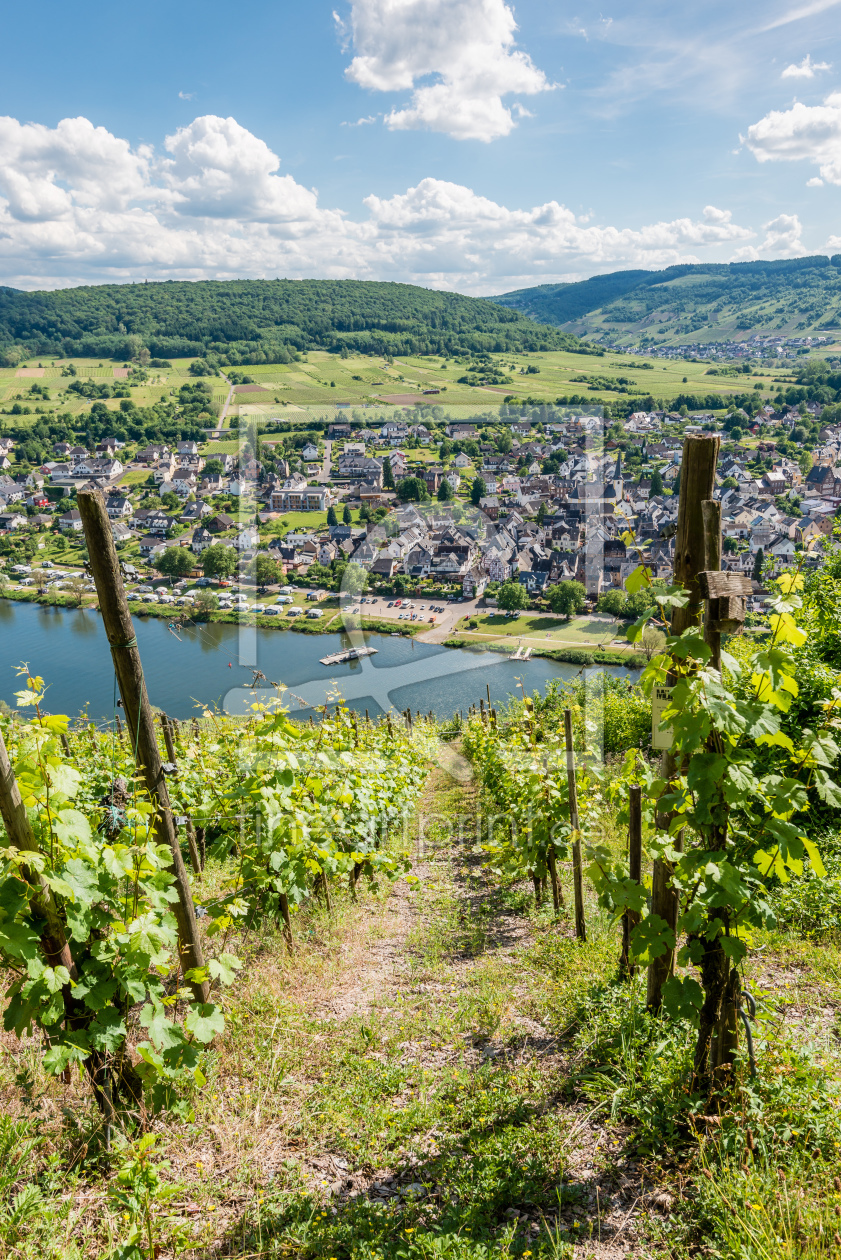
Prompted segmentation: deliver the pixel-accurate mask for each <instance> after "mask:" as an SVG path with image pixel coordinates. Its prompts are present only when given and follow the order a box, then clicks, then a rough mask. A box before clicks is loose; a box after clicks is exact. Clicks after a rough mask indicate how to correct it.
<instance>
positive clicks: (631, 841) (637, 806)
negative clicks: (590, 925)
mask: <svg viewBox="0 0 841 1260" xmlns="http://www.w3.org/2000/svg"><path fill="white" fill-rule="evenodd" d="M628 878H629V879H631V880H632V881H633V882H634V883H635V884H639V883H641V881H642V788H641V787H640V786H639V784H638V783H635V784H633V785H632V787H631V790H630V794H629V798H628ZM639 921H640V916H639V911H638V910H626V911H625V913H624V914H623V915H622V957H621V959H620V961H619V970H620V972H621V974H622V975H623V976H626V977H627V978H628V979H630V977H631V976H633V975H635V974H636V970H637V965H636V963H634V962H632V961H631V933H632V932H633V930H634V928H635V927H636V926H637V924H638V923H639Z"/></svg>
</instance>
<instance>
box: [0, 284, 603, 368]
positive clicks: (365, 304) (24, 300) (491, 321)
mask: <svg viewBox="0 0 841 1260" xmlns="http://www.w3.org/2000/svg"><path fill="white" fill-rule="evenodd" d="M138 337H139V338H140V339H141V341H142V342H143V343H144V344H145V345H146V346H147V347H148V349H149V351H150V353H151V354H152V355H153V356H156V357H161V358H171V357H177V356H183V355H204V354H214V355H216V356H222V355H225V354H227V353H229V352H233V356H232V357H233V358H235V360H236V361H237V362H243V363H265V362H284V361H288V357H289V355H290V353H291V354H294V352H296V351H303V350H308V349H315V348H318V349H329V350H335V351H339V352H340V351H341V348H342V347H343V346H345V347H347V349H348V350H353V351H361V352H363V353H364V352H369V351H370V352H373V353H379V354H410V353H414V354H423V353H429V354H441V355H445V354H446V355H450V354H455V353H457V352H458V351H460V350H461V351H469V352H474V353H475V352H481V351H487V352H489V353H494V352H497V353H498V352H504V351H517V350H520V351H529V350H576V349H579V348H581V349H583V347H580V346H579V342H578V340H577V338H575V337H573V336H571V335H569V334H567V333H564V332H560V331H559V330H558V329H557V328H552V327H548V326H546V325H540V324H536V323H535V322H534V321H533V320H531V319H529V318H528V317H526V316H525V315H523V314H521V313H520V312H519V311H516V310H509V309H507V308H506V307H504V306H500V305H498V304H496V303H494V302H491V301H489V300H488V299H486V298H471V297H463V296H461V295H460V294H458V293H441V292H437V291H434V290H431V289H422V288H418V287H417V286H415V285H409V284H385V283H379V282H375V281H363V280H231V281H216V280H207V281H166V282H164V283H153V284H120V285H117V284H108V285H97V286H89V287H85V288H77V289H60V290H56V291H53V292H43V291H42V292H37V293H23V292H20V291H19V290H15V289H8V288H6V289H0V351H2V350H5V349H8V348H9V347H12V346H20V347H25V348H26V350H27V352H28V353H29V354H45V355H46V354H51V353H59V354H65V355H77V356H99V355H101V356H103V357H109V358H114V359H125V358H130V357H131V356H132V353H133V352H134V351H135V350H136V347H137V342H136V340H135V341H133V340H131V339H132V338H138Z"/></svg>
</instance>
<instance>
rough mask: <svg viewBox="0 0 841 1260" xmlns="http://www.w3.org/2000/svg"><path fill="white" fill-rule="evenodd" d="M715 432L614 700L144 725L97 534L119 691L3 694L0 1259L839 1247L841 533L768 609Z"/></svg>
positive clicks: (587, 684)
mask: <svg viewBox="0 0 841 1260" xmlns="http://www.w3.org/2000/svg"><path fill="white" fill-rule="evenodd" d="M692 441H693V440H690V441H689V443H688V446H687V452H686V454H685V463H684V468H685V470H686V475H685V484H686V486H687V489H686V490H682V496H685V497H682V499H681V505H682V516H681V524H680V525H679V529H680V530H681V531H682V532H681V535H680V539H679V541H685V540H686V539H689V541H690V542H691V541H692V539H693V538H695V537H696V535H695V534H693V530H694V529H695V525H694V523H693V518H692V513H693V512H695V515H696V517H697V521H698V522H700V523H701V526H702V528H701V529H700V532H699V533H698V535H697V536H698V537H703V539H704V547H702V548H701V549H700V551H699V550H698V548H695V551H694V553H693V548H692V547H691V546H689V545H687V546H685V547H683V548H682V547H680V546H679V547H678V555H679V558H680V560H679V564H682V565H683V566H684V567H683V569H680V567H679V572H678V574H677V578H678V580H676V582H675V585H674V586H672V587H670V588H669V589H667V590H662V589H660V586H659V585H658V586H657V587H656V588H655V587H654V585H653V583H652V580H651V574H650V572H649V570H648V568H647V566H646V553H645V547H644V546H642V545H639V544H637V543H636V541H635V539H634V538H633V537H632V536H631V535H628V537H627V540H626V541H627V545H628V547H629V549H631V550H632V551H633V550H634V549H635V548H636V550H637V553H638V558H639V564H638V566H637V568H636V569H635V570H634V572H633V573H632V574H631V576H630V578H629V579H628V583H627V585H628V589H629V590H630V591H632V593H633V592H642V593H645V592H648V593H649V594H650V597H651V603H650V607H648V608H647V609H646V610H645V611H644V613H643V615H642V616H641V617H640V618H639V620H638V621H637V623H636V624H635V625H634V626H633V627H632V629H631V631H630V632H629V633H630V636H631V637H632V638H638V637H639V636H641V635H642V633H643V630H644V629H645V627H646V625H647V624H649V622H650V621H652V620H655V621H657V622H658V623H660V624H665V623H667V622H668V623H669V627H670V630H671V634H670V635H669V637H668V638H666V639H665V645H664V647H663V649H662V651H661V652H660V653H659V654H658V655H656V656H654V657H653V659H652V660H651V662H650V664H649V666H648V668H647V670H646V671H645V674H644V675H643V678H642V681H641V683H640V684H639V685H638V686H636V687H633V688H626V689H625V691H624V693H623V691H622V688H621V687H618V686H616V685H612V684H611V685H607V684H606V683H604V682H602V683H599V682H598V681H597V680H594V678H593V677H592V676H590V677H586V676H584V674H583V673H582V676H580V677H579V678H578V679H577V680H574V681H573V682H571V683H568V684H565V685H553V686H551V687H549V688H548V689H547V691H546V693H545V694H544V695H537V694H536V695H534V696H527V695H525V694H521V695H520V698H519V699H517V700H513V701H511V702H510V703H509V704H507V705H506V706H504V707H498V706H492V705H491V703H490V695H489V694H487V696H477V702H476V704H475V706H472V707H471V709H470V712H469V713H468V714H466V716H465V717H464V718H462V717H461V716H460V715H455V716H454V717H453V718H452V719H450V720H448V721H447V722H438V721H435V720H433V719H432V718H431V717H421V715H420V714H414V715H413V714H412V713H411V711H408V710H407V711H406V713H404V714H396V713H391V714H388V715H385V716H384V717H382V718H381V719H379V720H377V721H374V722H370V721H368V720H367V717H366V719H364V720H363V719H362V718H361V717H360V716H359V715H358V714H356V713H355V712H353V711H351V710H350V709H348V708H347V707H346V706H345V704H344V703H343V702H342V700H341V697H340V696H338V695H336V696H335V697H334V699H333V700H332V701H331V703H330V704H329V705H327V706H324V707H323V708H322V709H321V710H320V711H319V712H317V713H316V714H314V716H313V719H311V720H310V721H309V722H303V721H301V720H297V721H293V720H292V718H291V717H290V714H289V712H288V711H287V710H286V708H285V704H284V694H285V693H284V692H283V691H282V689H281V690H279V691H278V692H277V693H274V692H267V691H266V690H263V691H260V690H258V689H257V686H256V682H255V690H254V702H253V707H252V710H251V714H250V716H249V717H248V718H246V719H242V720H239V719H231V718H228V717H225V716H222V715H220V714H218V713H214V712H211V711H209V710H207V711H203V712H197V716H196V719H195V720H194V721H191V722H180V723H177V722H173V721H171V720H169V719H167V718H166V717H165V715H157V717H156V718H155V720H154V721H153V720H152V718H153V716H154V715H153V714H152V713H151V711H150V709H149V706H148V700H147V697H146V694H145V686H144V684H143V681H142V669H141V667H140V662H139V656H138V649H137V643H136V640H135V639H134V638H133V634H132V632H131V623H130V620H127V618H128V614H127V611H126V608H127V606H126V605H125V596H124V592H122V590H121V587H120V584H119V582H118V581H117V579H116V578H115V577H112V578H109V576H108V573H109V570H108V563H107V559H108V558H107V556H106V557H105V558H104V559H100V560H95V562H94V566H93V567H94V575H95V578H96V580H97V587H98V592H99V597H100V602H101V605H102V609H103V617H104V621H105V627H106V631H107V633H108V636H109V641H110V643H111V646H112V653H113V658H114V667H115V690H114V700H115V705H114V719H113V720H112V721H109V722H107V723H105V724H103V725H102V726H101V727H97V726H96V725H94V724H87V723H80V722H78V721H75V722H72V723H71V722H69V721H68V719H67V718H66V717H61V716H57V715H54V714H51V713H50V712H49V711H48V698H49V691H48V688H47V686H46V683H45V681H44V680H43V679H42V678H41V677H39V676H37V674H35V672H34V669H35V663H34V662H33V663H32V664H33V672H30V670H29V668H28V667H21V674H20V677H21V684H20V694H19V696H18V699H19V705H18V708H17V712H16V713H14V714H12V715H11V716H9V715H6V716H2V715H0V736H1V737H2V738H1V739H0V805H2V818H3V824H4V831H3V833H2V839H3V848H2V853H0V856H1V857H2V863H0V966H2V969H3V1012H4V1030H5V1032H4V1036H3V1040H2V1043H0V1044H1V1045H2V1049H1V1050H0V1090H2V1097H3V1108H2V1113H3V1114H2V1118H0V1147H2V1150H3V1155H4V1158H3V1163H2V1166H0V1243H2V1246H0V1254H4V1255H10V1256H15V1257H26V1258H29V1257H32V1258H33V1260H34V1258H35V1257H42V1256H46V1257H56V1260H57V1258H58V1257H62V1258H63V1257H73V1258H74V1260H76V1258H78V1260H81V1258H82V1257H109V1260H153V1258H154V1257H168V1256H176V1255H185V1256H188V1257H191V1258H192V1260H199V1258H201V1260H209V1258H210V1257H218V1256H238V1257H242V1258H243V1260H244V1258H245V1257H258V1256H259V1257H263V1256H265V1257H282V1256H294V1257H300V1260H323V1258H324V1257H335V1258H336V1260H340V1258H341V1260H409V1258H411V1260H415V1258H416V1257H417V1258H418V1260H420V1258H421V1257H424V1258H426V1257H429V1258H432V1257H435V1258H437V1257H445V1258H448V1260H488V1258H489V1257H497V1256H503V1257H524V1258H525V1257H545V1258H547V1260H548V1258H550V1257H551V1258H552V1260H558V1258H559V1257H566V1258H569V1260H572V1258H573V1257H576V1258H577V1260H584V1257H593V1258H594V1260H614V1258H618V1257H620V1256H626V1255H629V1256H633V1257H636V1258H638V1260H643V1258H646V1260H649V1258H652V1260H653V1258H654V1257H658V1258H659V1257H669V1258H671V1257H674V1258H676V1260H684V1258H686V1260H689V1257H695V1256H706V1257H718V1258H720V1260H763V1258H766V1257H792V1260H793V1258H794V1257H795V1256H797V1257H798V1258H799V1257H806V1258H807V1260H811V1258H812V1257H829V1256H833V1255H836V1254H838V1251H839V1248H841V1181H839V1178H838V1153H839V1150H841V1109H840V1108H839V1104H840V1103H841V1098H839V1091H838V1079H839V1071H841V1053H839V1049H838V1045H839V1041H838V1035H839V1012H841V828H839V814H838V811H839V809H841V787H839V784H838V769H837V763H838V759H839V746H838V743H837V731H838V728H839V724H841V713H839V707H840V706H841V679H839V676H838V675H837V673H836V670H837V662H838V661H839V659H841V652H840V651H839V631H838V624H839V622H838V609H839V607H841V553H839V552H837V551H836V552H831V553H830V555H829V559H828V562H827V563H826V564H825V565H824V566H823V568H821V569H820V570H815V571H809V570H808V569H807V568H806V562H807V560H808V551H804V552H803V553H802V555H801V557H800V560H801V567H799V568H794V569H792V570H791V571H789V572H788V573H786V574H784V575H783V576H782V577H780V578H778V579H777V580H776V581H775V582H774V583H773V584H772V587H771V601H770V604H769V607H768V619H767V620H768V624H767V627H765V628H764V629H763V630H762V632H761V633H751V632H742V630H741V623H740V620H739V618H740V615H741V605H740V600H741V596H740V594H739V591H740V589H741V587H740V586H739V584H738V579H732V578H728V576H727V575H726V574H723V573H721V571H720V569H719V566H718V564H717V563H716V545H717V542H719V541H720V534H719V535H717V534H716V528H715V526H716V520H717V517H716V512H715V505H714V504H712V505H711V500H710V499H709V498H708V497H706V495H705V494H702V493H700V490H703V475H704V469H705V468H707V469H708V470H710V469H714V467H715V455H716V454H717V449H716V448H715V445H714V441H713V445H711V446H709V449H708V447H707V446H705V445H704V443H705V442H708V440H707V439H695V440H694V441H695V442H696V443H697V445H694V446H693V445H692ZM705 461H706V462H705ZM693 486H694V487H695V489H696V490H698V491H699V493H698V494H697V496H696V498H697V503H696V502H694V501H693V500H692V493H693V490H692V487H693ZM683 509H685V510H683ZM702 509H703V510H702ZM82 510H83V514H85V515H86V516H88V515H89V514H91V513H95V511H96V510H97V505H96V503H94V502H93V500H92V499H91V500H89V501H83V505H82ZM94 523H95V522H94ZM86 527H90V528H93V525H92V524H91V521H90V520H88V521H86ZM103 528H105V527H104V526H103ZM91 554H92V555H94V554H95V550H94V549H93V548H92V551H91ZM693 556H694V558H693ZM691 564H694V565H695V568H694V571H690V568H689V567H688V566H691ZM705 566H707V567H705ZM109 583H110V585H109ZM643 602H644V601H643ZM121 619H122V620H121ZM118 682H119V690H120V693H121V696H122V704H118V703H117V690H118V687H117V683H118ZM652 693H655V694H656V695H657V696H658V697H660V700H659V708H658V710H657V714H658V716H657V718H656V720H655V721H654V729H653V731H652V730H651V728H647V729H646V726H645V723H644V721H643V718H644V717H645V715H646V713H647V712H649V711H650V706H651V703H652ZM267 697H268V699H267ZM652 734H653V735H654V737H655V738H654V742H655V744H657V745H659V746H660V747H661V748H662V749H663V752H662V755H661V754H660V752H659V751H658V749H657V748H652V747H651V735H652Z"/></svg>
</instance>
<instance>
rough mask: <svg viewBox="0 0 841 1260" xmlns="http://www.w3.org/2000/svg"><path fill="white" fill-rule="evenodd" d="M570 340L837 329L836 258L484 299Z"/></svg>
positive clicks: (602, 281)
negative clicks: (570, 335) (567, 333)
mask: <svg viewBox="0 0 841 1260" xmlns="http://www.w3.org/2000/svg"><path fill="white" fill-rule="evenodd" d="M492 301H494V302H498V303H499V304H500V305H501V306H504V307H506V308H507V309H509V310H516V311H521V312H522V313H523V314H526V315H529V316H530V317H531V318H532V319H535V320H540V321H541V322H543V323H547V324H556V325H560V326H562V327H564V328H566V329H567V330H568V331H570V332H575V333H576V334H577V335H578V336H596V335H600V336H605V335H607V334H615V339H617V340H619V341H620V342H621V341H622V340H623V339H625V338H627V337H628V336H633V337H637V336H638V335H639V334H641V333H642V334H646V335H647V336H648V337H649V338H650V339H651V340H653V341H658V342H666V343H668V342H669V341H681V340H684V341H685V340H688V339H690V338H692V339H696V338H697V339H699V340H704V341H722V340H727V339H728V338H731V337H737V338H741V337H744V336H746V335H748V334H749V333H753V332H767V333H770V332H776V333H779V334H780V335H784V336H796V335H798V334H800V333H803V332H818V331H826V330H827V329H829V328H833V329H834V328H838V327H839V326H841V254H835V255H833V257H832V258H827V257H826V256H825V255H817V256H816V257H813V258H786V259H779V260H777V261H775V262H749V263H699V264H694V265H693V264H686V265H683V266H678V267H668V268H667V269H666V270H665V271H614V272H611V273H610V274H608V275H604V276H593V278H592V279H590V280H581V281H579V282H578V283H575V284H541V285H538V286H537V287H535V288H533V289H518V290H516V291H515V292H513V293H504V294H502V295H501V296H499V297H495V298H493V299H492Z"/></svg>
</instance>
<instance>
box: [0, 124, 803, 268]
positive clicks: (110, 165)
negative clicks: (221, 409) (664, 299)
mask: <svg viewBox="0 0 841 1260" xmlns="http://www.w3.org/2000/svg"><path fill="white" fill-rule="evenodd" d="M765 230H766V241H765V243H764V244H763V246H762V247H761V248H762V249H766V248H770V247H771V245H769V242H772V243H774V248H776V249H778V251H779V252H784V251H787V252H793V253H796V252H798V245H797V242H798V241H799V232H800V225H799V222H798V221H797V219H796V218H795V217H794V216H781V217H780V218H779V219H777V220H775V221H774V222H773V223H771V224H768V225H767V226H766V229H765ZM753 237H754V233H753V232H752V231H751V229H750V228H748V227H745V226H742V225H740V224H736V223H733V221H732V215H731V213H730V211H729V210H725V209H720V208H718V207H716V206H706V207H705V208H704V210H703V212H702V215H701V216H700V217H699V218H697V219H695V218H690V217H682V218H677V219H672V220H668V221H661V222H656V223H651V224H647V225H644V226H642V227H622V226H618V227H617V226H614V225H611V224H603V223H598V222H595V221H594V220H593V218H592V217H591V216H589V215H587V216H581V215H576V213H575V212H574V211H573V210H571V209H569V208H568V207H567V206H565V205H563V204H562V203H561V202H560V201H558V200H551V201H547V202H546V203H545V204H543V205H540V206H533V207H531V208H526V209H518V208H513V209H512V208H511V207H508V206H505V205H502V204H501V203H499V202H497V201H493V200H492V199H490V198H488V197H483V196H481V195H480V194H478V193H476V192H475V191H474V190H473V189H471V188H468V187H465V186H464V185H462V184H456V183H452V182H448V181H445V180H439V179H433V178H427V179H422V180H420V181H419V182H418V183H417V184H416V185H415V186H414V187H412V188H408V189H406V190H405V191H403V192H397V193H395V194H394V195H393V196H390V197H382V196H374V195H372V196H369V197H367V198H365V200H364V203H363V205H362V206H361V207H358V213H357V214H356V216H355V217H354V216H351V215H349V214H348V213H347V212H346V210H345V209H339V208H331V207H325V206H322V205H321V204H320V203H319V200H318V196H317V193H316V192H315V191H314V190H313V189H309V188H305V187H303V185H301V184H299V183H298V182H297V181H296V180H295V179H294V178H293V177H292V176H290V175H284V174H282V173H280V158H279V157H278V156H277V154H275V153H274V152H273V151H272V150H271V148H270V147H269V146H268V145H267V144H266V143H265V142H264V141H263V140H261V139H260V138H259V137H258V136H255V135H253V133H251V132H250V131H248V130H247V129H246V128H244V127H242V126H240V124H239V123H237V122H236V120H235V119H233V118H219V117H216V116H215V115H205V116H203V117H200V118H196V119H194V120H193V122H191V123H190V124H189V125H188V126H184V127H179V128H178V129H177V130H176V131H174V132H173V133H172V135H169V136H167V137H166V138H165V140H164V143H163V146H162V148H161V149H160V150H158V151H155V150H153V149H152V148H151V147H148V146H144V147H142V148H138V149H134V148H132V146H131V145H130V144H129V143H128V141H125V140H122V139H120V138H119V137H117V136H114V135H112V134H111V133H110V132H108V131H106V130H105V129H104V128H102V127H94V125H93V124H92V123H90V122H89V121H88V120H87V119H78V118H77V119H65V120H64V121H62V122H60V123H59V124H58V126H56V127H55V128H48V127H45V126H42V125H40V124H38V125H35V124H21V123H19V122H17V121H16V120H15V119H11V118H3V119H0V283H5V284H11V285H18V286H20V287H22V288H41V287H52V286H55V285H64V284H74V283H80V282H90V281H94V282H105V281H109V280H115V281H118V280H133V279H139V278H143V277H149V278H157V279H166V278H173V279H176V278H180V279H212V278H219V279H229V278H233V277H237V276H243V277H245V276H290V277H304V276H324V277H333V278H341V277H355V278H359V279H381V280H401V281H410V282H414V283H417V284H423V285H428V286H431V287H434V288H444V289H456V290H460V291H462V292H472V293H494V292H502V291H503V290H505V289H513V288H516V287H519V286H521V285H528V284H535V283H540V282H543V281H551V280H560V279H575V278H579V277H580V276H582V275H591V274H592V273H593V272H595V271H603V270H614V269H617V268H621V267H627V266H643V267H662V266H668V265H669V264H671V263H677V262H696V261H699V255H698V251H702V250H704V249H708V248H713V249H716V248H717V249H719V250H720V249H721V248H722V247H727V246H728V245H730V244H738V245H742V244H744V243H745V242H747V241H750V240H752V239H753ZM801 252H802V251H801Z"/></svg>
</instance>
